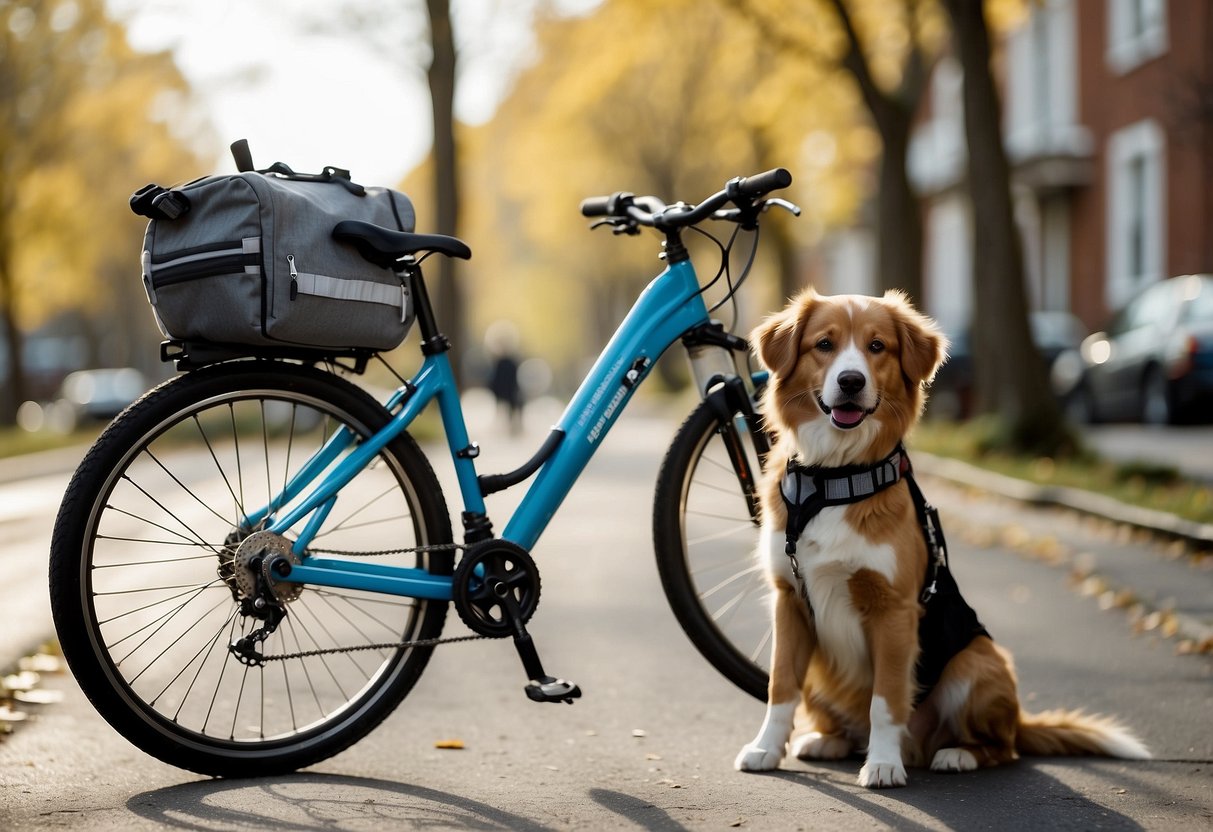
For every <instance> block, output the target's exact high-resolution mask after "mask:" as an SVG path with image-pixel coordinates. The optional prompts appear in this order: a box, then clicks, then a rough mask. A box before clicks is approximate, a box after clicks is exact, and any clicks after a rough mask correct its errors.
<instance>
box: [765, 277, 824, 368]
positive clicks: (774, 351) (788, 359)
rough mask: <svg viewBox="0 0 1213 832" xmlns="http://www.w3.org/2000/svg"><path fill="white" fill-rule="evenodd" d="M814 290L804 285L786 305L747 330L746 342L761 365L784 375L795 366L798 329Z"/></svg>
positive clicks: (798, 347)
mask: <svg viewBox="0 0 1213 832" xmlns="http://www.w3.org/2000/svg"><path fill="white" fill-rule="evenodd" d="M816 299H817V293H816V292H814V291H813V290H812V289H806V290H805V291H803V292H801V293H800V294H799V295H797V296H796V297H794V298H792V301H791V302H790V303H789V304H788V305H787V307H786V308H784V310H783V311H782V312H777V313H775V314H774V315H771V316H770V317H768V318H767V319H766V320H765V321H763V322H762V323H761V324H759V325H758V328H757V329H755V330H754V332H753V333H751V334H750V343H751V344H753V345H754V349H755V350H756V351H757V353H758V359H759V360H760V361H762V364H763V366H764V367H766V368H767V369H768V370H770V371H771V372H772V373H773V374H774V375H776V376H783V375H787V374H788V373H790V372H791V371H792V369H793V368H794V367H795V366H796V359H797V357H798V353H799V352H800V333H801V330H802V329H803V328H804V321H805V320H806V319H807V318H808V316H809V307H810V306H812V304H813V302H814V301H815V300H816Z"/></svg>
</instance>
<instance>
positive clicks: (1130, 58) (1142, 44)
mask: <svg viewBox="0 0 1213 832" xmlns="http://www.w3.org/2000/svg"><path fill="white" fill-rule="evenodd" d="M1166 51H1167V3H1166V0H1108V53H1107V61H1108V66H1109V67H1110V68H1111V69H1112V71H1113V72H1115V73H1117V74H1118V75H1123V74H1125V73H1126V72H1130V71H1131V70H1133V69H1136V68H1137V67H1138V66H1140V65H1141V64H1143V63H1145V62H1146V61H1149V60H1151V59H1153V58H1157V57H1158V56H1159V55H1161V54H1163V53H1164V52H1166Z"/></svg>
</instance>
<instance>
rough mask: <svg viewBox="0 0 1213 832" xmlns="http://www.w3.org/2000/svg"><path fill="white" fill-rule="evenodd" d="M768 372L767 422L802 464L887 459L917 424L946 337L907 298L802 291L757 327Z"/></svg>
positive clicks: (897, 294) (943, 352)
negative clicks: (793, 444) (790, 439)
mask: <svg viewBox="0 0 1213 832" xmlns="http://www.w3.org/2000/svg"><path fill="white" fill-rule="evenodd" d="M752 342H753V343H754V345H755V349H756V350H757V352H758V357H759V358H760V359H761V360H762V363H763V364H764V365H766V367H767V369H768V370H770V372H771V381H770V384H769V385H768V388H767V397H766V416H767V419H768V420H769V421H770V422H771V423H772V426H773V427H774V428H776V430H778V431H779V432H780V434H781V435H788V436H790V437H794V439H795V442H796V445H797V450H798V451H799V453H800V455H801V457H802V458H803V459H804V461H805V462H806V463H809V464H819V465H845V464H851V463H856V462H868V461H873V460H874V459H876V458H879V456H881V455H883V454H886V453H888V452H889V450H890V449H891V448H892V447H893V445H894V444H895V443H896V442H897V441H898V440H899V439H901V438H902V437H903V436H905V434H906V433H907V432H908V431H909V429H910V428H911V427H912V426H913V424H914V422H915V421H916V420H917V418H918V415H919V413H920V412H921V411H922V406H923V403H924V402H925V401H926V393H925V390H924V388H925V387H926V385H927V383H929V382H930V380H931V379H932V378H933V377H934V375H935V371H936V370H937V369H938V368H939V365H940V364H941V363H942V362H943V360H944V358H945V357H946V349H947V340H946V339H945V338H944V336H943V335H942V334H941V333H940V332H939V331H938V329H937V328H936V326H935V323H934V321H932V320H931V319H930V318H928V317H926V316H925V315H922V314H920V313H919V312H917V311H915V310H914V309H913V307H911V306H910V304H909V302H908V301H907V300H906V297H905V295H903V294H902V293H901V292H897V291H889V292H886V293H885V295H884V297H880V298H877V297H868V296H866V295H837V296H824V295H819V294H817V293H816V292H815V291H813V290H812V289H809V290H806V291H805V292H802V293H801V294H800V295H798V296H797V297H796V298H794V299H793V300H792V302H791V303H790V304H789V305H788V307H787V308H786V309H784V310H783V311H782V312H779V313H777V314H775V315H772V316H771V317H770V318H768V319H767V320H766V321H764V322H763V323H762V324H761V325H760V326H759V327H758V329H756V330H755V331H754V334H753V336H752Z"/></svg>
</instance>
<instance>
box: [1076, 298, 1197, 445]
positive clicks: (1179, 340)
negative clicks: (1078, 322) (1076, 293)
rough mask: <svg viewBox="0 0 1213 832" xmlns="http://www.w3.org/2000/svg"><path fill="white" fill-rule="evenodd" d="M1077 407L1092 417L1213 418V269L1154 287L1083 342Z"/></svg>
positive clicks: (1080, 416)
mask: <svg viewBox="0 0 1213 832" xmlns="http://www.w3.org/2000/svg"><path fill="white" fill-rule="evenodd" d="M1080 355H1081V358H1082V374H1081V377H1080V380H1079V382H1078V385H1077V387H1076V389H1075V392H1074V396H1073V398H1072V407H1071V413H1072V414H1073V415H1074V416H1075V417H1076V418H1078V419H1084V420H1086V421H1091V422H1095V421H1112V420H1122V421H1141V422H1146V423H1152V424H1171V423H1177V422H1187V421H1213V407H1211V405H1213V275H1183V276H1180V277H1172V278H1168V279H1167V280H1161V281H1159V282H1158V283H1155V284H1154V285H1152V286H1149V287H1147V288H1146V289H1144V290H1143V291H1142V292H1140V293H1139V294H1138V295H1136V296H1135V297H1134V298H1133V299H1132V300H1130V301H1129V302H1128V303H1127V304H1125V306H1124V307H1123V308H1121V309H1120V311H1119V312H1117V313H1116V314H1115V315H1114V316H1113V317H1112V319H1111V320H1110V321H1109V322H1108V324H1107V326H1106V327H1104V329H1103V330H1101V331H1099V332H1096V333H1094V334H1093V335H1091V336H1090V337H1089V338H1087V339H1086V340H1084V341H1083V342H1082V346H1081V349H1080Z"/></svg>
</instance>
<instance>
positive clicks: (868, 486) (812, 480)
mask: <svg viewBox="0 0 1213 832" xmlns="http://www.w3.org/2000/svg"><path fill="white" fill-rule="evenodd" d="M909 468H910V460H909V458H908V457H907V456H906V453H905V448H903V447H902V446H901V443H900V442H899V443H897V447H896V448H894V449H893V452H892V453H890V454H889V455H888V456H886V457H885V458H884V459H882V460H880V461H879V462H877V463H876V464H875V465H847V466H844V467H840V468H822V467H818V466H810V465H803V464H801V463H800V462H798V461H797V460H796V459H790V460H788V470H787V473H785V474H784V477H783V481H782V482H781V483H780V485H779V492H780V494H781V495H782V496H783V504H784V507H785V508H787V510H788V525H787V545H786V547H785V549H784V551H785V552H786V553H787V554H788V555H795V554H796V541H797V540H799V539H800V535H801V534H803V533H804V530H805V527H806V526H808V525H809V521H810V520H812V519H813V518H814V517H816V516H817V515H818V514H820V513H821V510H822V509H823V508H827V507H829V506H841V505H847V504H849V503H858V502H860V501H861V500H866V499H867V498H868V497H871V496H872V495H873V494H878V493H880V492H881V491H884V490H885V489H886V488H889V487H891V486H893V485H896V484H897V482H898V481H899V480H901V478H902V475H903V474H905V473H907V472H908V471H909Z"/></svg>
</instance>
